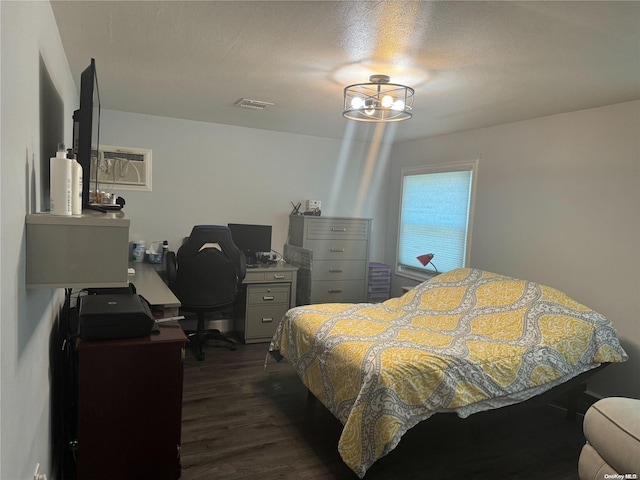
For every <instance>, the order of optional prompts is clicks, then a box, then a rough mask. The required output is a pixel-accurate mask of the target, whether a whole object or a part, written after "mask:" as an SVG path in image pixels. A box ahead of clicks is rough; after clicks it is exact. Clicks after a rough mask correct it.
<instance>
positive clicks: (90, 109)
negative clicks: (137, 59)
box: [73, 58, 100, 207]
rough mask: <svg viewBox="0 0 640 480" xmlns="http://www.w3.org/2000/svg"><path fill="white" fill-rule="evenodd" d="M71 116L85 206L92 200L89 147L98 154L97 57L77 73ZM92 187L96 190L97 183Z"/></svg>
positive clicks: (90, 151)
mask: <svg viewBox="0 0 640 480" xmlns="http://www.w3.org/2000/svg"><path fill="white" fill-rule="evenodd" d="M73 120H74V125H73V127H74V128H73V149H74V153H75V155H76V158H77V159H78V163H80V165H81V166H82V206H83V207H87V206H89V204H90V202H91V199H90V195H89V191H90V189H91V156H92V150H93V152H94V153H93V155H94V156H95V157H96V159H97V158H99V154H98V152H99V151H100V92H99V90H98V76H97V73H96V61H95V59H93V58H92V59H91V63H90V64H89V66H88V67H87V68H86V69H85V70H84V71H83V72H82V74H81V75H80V108H79V109H78V110H76V111H75V112H74V114H73ZM96 172H97V169H96ZM96 182H97V176H96ZM95 190H96V191H97V190H98V186H97V185H95Z"/></svg>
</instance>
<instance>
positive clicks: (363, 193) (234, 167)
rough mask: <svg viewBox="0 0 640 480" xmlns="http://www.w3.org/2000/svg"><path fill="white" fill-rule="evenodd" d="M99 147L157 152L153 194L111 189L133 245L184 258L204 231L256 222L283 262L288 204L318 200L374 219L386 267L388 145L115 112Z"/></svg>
mask: <svg viewBox="0 0 640 480" xmlns="http://www.w3.org/2000/svg"><path fill="white" fill-rule="evenodd" d="M248 113H250V114H253V113H255V112H248ZM100 138H101V143H103V144H105V145H114V146H125V147H139V148H149V149H152V157H153V181H152V186H153V188H152V191H151V192H141V191H126V190H117V189H112V190H111V191H113V192H115V193H117V194H118V195H121V196H123V197H124V198H125V200H126V205H125V208H124V212H125V213H126V215H127V217H128V218H129V219H130V220H131V229H130V235H131V239H132V240H136V239H142V240H145V242H146V243H147V245H148V244H149V242H151V241H156V240H165V239H166V240H169V243H170V246H171V248H172V249H177V248H178V247H179V246H180V243H181V241H182V238H183V237H185V236H187V235H188V234H189V232H190V231H191V228H192V227H193V226H194V225H196V224H227V223H233V222H235V223H257V224H267V225H273V239H272V248H273V249H274V250H276V251H278V252H280V253H282V247H283V245H284V244H285V243H286V239H287V228H288V221H289V212H290V211H291V209H292V207H291V203H290V202H295V203H297V202H298V201H303V203H304V200H306V199H314V200H321V201H322V215H323V216H329V215H335V216H361V217H367V218H373V219H374V221H373V222H372V223H373V225H372V229H373V238H374V239H375V240H374V242H373V246H372V258H375V259H377V260H381V258H382V255H383V251H384V235H383V233H382V232H384V221H385V215H386V192H385V190H386V188H387V178H388V177H387V173H386V169H387V163H386V158H387V156H388V147H385V145H383V144H375V143H372V144H367V143H359V142H352V141H340V140H335V139H327V138H318V137H311V136H304V135H293V134H286V133H277V132H266V131H262V130H255V129H249V128H240V127H232V126H227V125H217V124H209V123H203V122H194V121H189V120H179V119H173V118H165V117H153V116H145V115H138V114H131V113H124V112H116V111H103V112H102V117H101V133H100ZM107 187H108V186H105V188H107Z"/></svg>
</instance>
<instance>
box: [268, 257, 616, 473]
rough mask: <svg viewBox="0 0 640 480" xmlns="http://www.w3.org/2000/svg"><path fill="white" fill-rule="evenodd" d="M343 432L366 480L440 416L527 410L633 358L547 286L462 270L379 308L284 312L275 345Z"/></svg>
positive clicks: (347, 456) (602, 325)
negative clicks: (525, 405)
mask: <svg viewBox="0 0 640 480" xmlns="http://www.w3.org/2000/svg"><path fill="white" fill-rule="evenodd" d="M269 351H270V352H272V354H273V355H274V356H276V358H279V357H280V356H282V357H284V358H286V359H287V360H289V361H290V362H291V363H292V364H293V365H294V366H295V369H296V370H297V373H298V375H299V376H300V378H301V379H302V381H303V383H304V384H305V385H306V387H307V388H308V389H309V390H310V391H311V392H312V393H313V394H314V395H315V396H316V397H317V398H318V399H319V400H320V401H321V402H322V403H323V404H324V405H325V406H326V407H327V408H328V409H329V410H330V411H331V412H332V413H333V414H334V415H335V416H336V417H337V418H338V419H339V420H340V421H341V422H342V423H343V425H344V429H343V432H342V435H341V437H340V441H339V443H338V450H339V452H340V455H341V456H342V459H343V460H344V461H345V463H346V464H347V465H348V466H349V467H350V468H351V469H352V470H353V471H354V472H355V473H356V474H357V475H358V476H359V477H361V478H362V477H363V476H364V475H365V473H366V471H367V469H368V468H369V467H370V466H371V465H372V464H373V463H374V462H375V461H376V460H377V459H379V458H380V457H382V456H384V455H386V454H387V453H389V452H390V451H391V450H393V449H394V448H395V447H396V445H397V444H398V442H399V441H400V438H401V437H402V435H403V434H404V433H405V432H406V431H407V430H409V429H410V428H411V427H413V426H414V425H416V424H417V423H418V422H420V421H422V420H425V419H427V418H429V417H430V416H431V415H433V414H434V413H436V412H441V411H451V410H455V411H456V412H457V413H458V415H460V416H461V417H466V416H468V415H470V414H472V413H475V412H478V411H481V410H487V409H491V408H498V407H501V406H505V405H509V404H513V403H517V402H520V401H523V400H526V399H528V398H530V397H532V396H534V395H537V394H540V393H542V392H544V391H546V390H549V389H551V388H552V387H554V386H556V385H558V384H560V383H563V382H565V381H567V380H569V379H571V378H573V377H575V376H576V375H578V374H580V373H582V372H585V371H587V370H590V369H592V368H595V367H597V366H598V365H599V364H600V363H604V362H622V361H625V360H626V359H627V355H626V353H625V352H624V350H623V349H622V347H621V346H620V344H619V342H618V337H617V334H616V331H615V330H614V328H613V326H612V325H611V323H610V322H609V321H608V320H607V319H606V318H605V317H603V316H602V315H600V314H599V313H597V312H595V311H593V310H591V309H590V308H588V307H585V306H584V305H581V304H579V303H577V302H576V301H574V300H572V299H570V298H569V297H567V296H566V295H565V294H563V293H562V292H560V291H558V290H555V289H552V288H549V287H545V286H543V285H540V284H537V283H533V282H527V281H523V280H517V279H513V278H509V277H505V276H502V275H497V274H494V273H489V272H485V271H481V270H475V269H457V270H453V271H451V272H448V273H444V274H441V275H439V276H437V277H435V278H433V279H432V280H430V281H428V282H425V283H422V284H420V285H419V286H418V287H416V288H415V289H413V290H411V291H409V292H408V293H406V294H405V295H403V296H402V297H400V298H395V299H391V300H387V301H386V302H384V303H380V304H366V303H364V304H337V303H333V304H321V305H306V306H303V307H296V308H293V309H291V310H289V311H288V312H287V314H286V315H285V317H284V318H283V320H282V322H281V323H280V325H279V327H278V330H277V331H276V334H275V335H274V338H273V340H272V342H271V345H270V347H269Z"/></svg>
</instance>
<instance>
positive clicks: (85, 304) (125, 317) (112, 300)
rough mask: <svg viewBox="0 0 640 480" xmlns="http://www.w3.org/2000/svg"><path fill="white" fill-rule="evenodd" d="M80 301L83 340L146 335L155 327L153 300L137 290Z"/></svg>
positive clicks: (80, 323)
mask: <svg viewBox="0 0 640 480" xmlns="http://www.w3.org/2000/svg"><path fill="white" fill-rule="evenodd" d="M78 302H79V307H78V336H79V337H80V338H82V340H108V339H116V338H136V337H146V336H149V334H150V333H151V331H152V329H153V327H154V326H155V320H154V318H153V314H152V313H151V308H150V307H149V303H148V302H147V301H146V300H145V299H144V298H143V297H141V296H140V295H137V294H135V293H123V294H106V295H85V296H82V297H80V298H79V300H78Z"/></svg>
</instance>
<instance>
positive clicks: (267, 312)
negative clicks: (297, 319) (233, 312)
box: [235, 264, 298, 343]
mask: <svg viewBox="0 0 640 480" xmlns="http://www.w3.org/2000/svg"><path fill="white" fill-rule="evenodd" d="M297 270H298V269H297V268H296V267H295V266H293V265H286V264H278V265H276V266H272V267H260V268H255V269H248V270H247V273H246V275H245V277H244V280H243V282H242V283H243V284H244V289H243V295H242V296H241V297H240V299H241V300H240V302H241V305H240V307H241V308H240V314H239V315H238V316H237V317H236V320H235V322H236V326H235V330H236V331H237V332H238V333H239V335H240V336H241V338H242V339H243V340H244V342H245V343H258V342H269V341H271V339H272V338H273V334H274V333H275V332H276V328H278V324H279V323H280V320H281V319H282V317H283V316H284V314H285V313H286V311H287V310H289V308H291V307H294V306H295V298H296V285H297Z"/></svg>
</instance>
